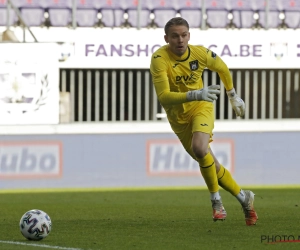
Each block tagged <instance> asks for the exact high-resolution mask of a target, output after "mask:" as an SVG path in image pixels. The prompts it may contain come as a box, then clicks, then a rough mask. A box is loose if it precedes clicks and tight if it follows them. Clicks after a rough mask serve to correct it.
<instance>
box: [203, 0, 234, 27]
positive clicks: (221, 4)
mask: <svg viewBox="0 0 300 250" xmlns="http://www.w3.org/2000/svg"><path fill="white" fill-rule="evenodd" d="M205 8H206V15H207V19H206V26H207V27H208V28H226V27H227V26H228V24H229V22H230V20H229V19H228V13H229V10H230V7H229V6H228V1H225V0H205Z"/></svg>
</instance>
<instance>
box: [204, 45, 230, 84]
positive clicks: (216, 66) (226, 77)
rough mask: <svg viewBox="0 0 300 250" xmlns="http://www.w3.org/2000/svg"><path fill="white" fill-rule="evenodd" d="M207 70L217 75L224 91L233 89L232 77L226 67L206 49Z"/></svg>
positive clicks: (215, 55)
mask: <svg viewBox="0 0 300 250" xmlns="http://www.w3.org/2000/svg"><path fill="white" fill-rule="evenodd" d="M207 68H208V69H210V70H212V71H215V72H217V73H218V75H219V76H220V78H221V80H222V82H223V84H224V86H225V89H226V90H231V89H232V88H233V82H232V77H231V74H230V71H229V69H228V67H227V65H226V64H225V62H224V61H223V60H222V59H221V58H220V57H219V56H218V55H217V54H216V53H214V52H213V51H211V50H208V49H207Z"/></svg>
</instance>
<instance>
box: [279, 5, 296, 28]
mask: <svg viewBox="0 0 300 250" xmlns="http://www.w3.org/2000/svg"><path fill="white" fill-rule="evenodd" d="M277 1H278V9H279V10H280V11H281V12H283V13H284V15H285V19H284V22H285V24H286V25H287V26H288V27H289V28H292V29H296V28H300V1H299V0H277Z"/></svg>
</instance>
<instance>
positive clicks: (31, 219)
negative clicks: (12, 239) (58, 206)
mask: <svg viewBox="0 0 300 250" xmlns="http://www.w3.org/2000/svg"><path fill="white" fill-rule="evenodd" d="M51 227H52V223H51V219H50V217H49V215H48V214H46V213H45V212H44V211H42V210H39V209H33V210H30V211H28V212H26V213H25V214H24V215H23V216H22V218H21V220H20V230H21V233H22V235H23V236H24V237H25V238H26V239H28V240H42V239H44V238H46V237H47V236H48V235H49V233H50V232H51Z"/></svg>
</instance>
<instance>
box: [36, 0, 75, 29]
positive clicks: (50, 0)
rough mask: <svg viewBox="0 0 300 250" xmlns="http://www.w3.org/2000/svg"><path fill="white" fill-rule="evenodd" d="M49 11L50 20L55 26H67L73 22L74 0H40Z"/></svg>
mask: <svg viewBox="0 0 300 250" xmlns="http://www.w3.org/2000/svg"><path fill="white" fill-rule="evenodd" d="M39 1H40V4H41V5H42V6H43V8H45V10H46V11H47V12H48V13H49V22H50V25H51V26H54V27H66V26H68V25H70V24H71V22H72V6H73V4H72V0H39Z"/></svg>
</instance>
